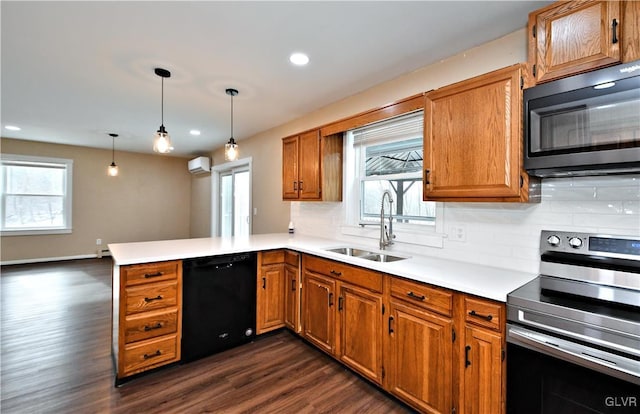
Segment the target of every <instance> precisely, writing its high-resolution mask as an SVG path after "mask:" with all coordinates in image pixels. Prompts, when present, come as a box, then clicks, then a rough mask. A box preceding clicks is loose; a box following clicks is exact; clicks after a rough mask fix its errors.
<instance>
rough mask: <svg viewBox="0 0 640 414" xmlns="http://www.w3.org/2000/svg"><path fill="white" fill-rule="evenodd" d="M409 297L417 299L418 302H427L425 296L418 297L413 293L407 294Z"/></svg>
mask: <svg viewBox="0 0 640 414" xmlns="http://www.w3.org/2000/svg"><path fill="white" fill-rule="evenodd" d="M407 296H409V297H410V298H413V299H417V300H425V299H427V297H426V296H424V295H416V294H415V293H413V292H409V293H407Z"/></svg>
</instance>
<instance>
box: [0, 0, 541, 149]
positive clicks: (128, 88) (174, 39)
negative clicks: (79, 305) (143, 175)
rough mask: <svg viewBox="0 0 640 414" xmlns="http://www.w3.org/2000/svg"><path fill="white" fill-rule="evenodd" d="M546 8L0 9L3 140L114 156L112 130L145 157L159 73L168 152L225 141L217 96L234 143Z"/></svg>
mask: <svg viewBox="0 0 640 414" xmlns="http://www.w3.org/2000/svg"><path fill="white" fill-rule="evenodd" d="M548 3H550V2H539V1H470V2H467V1H413V2H397V1H391V2H384V1H374V2H367V1H357V2H339V1H338V2H329V1H324V2H303V1H299V2H291V1H289V2H266V1H259V2H246V1H233V2H217V1H209V2H203V1H196V2H185V1H181V2H162V1H154V2H147V1H143V2H128V1H115V2H114V1H110V2H94V1H84V2H75V1H73V2H58V1H46V2H24V1H22V2H17V1H15V2H13V1H2V2H1V3H0V12H1V18H2V29H1V30H2V60H1V65H2V71H1V81H2V83H1V87H2V88H1V89H2V91H1V92H2V95H1V96H2V101H1V104H2V105H1V119H0V120H1V122H2V136H3V137H8V138H17V139H26V140H35V141H44V142H53V143H61V144H71V145H81V146H88V147H96V148H108V149H111V138H110V137H109V136H108V135H107V134H108V133H117V134H119V137H118V138H117V139H116V142H115V145H116V149H117V150H126V151H134V152H143V153H152V136H153V134H154V133H155V131H156V130H157V129H158V127H159V126H160V117H161V114H160V109H161V108H160V102H161V78H159V77H158V76H156V75H155V74H154V68H156V67H161V68H165V69H168V70H169V71H171V77H170V78H168V79H166V80H165V82H164V125H165V127H166V129H167V131H168V132H169V134H170V135H171V138H172V141H173V146H174V148H175V150H174V151H173V152H172V155H177V156H185V157H186V156H192V155H202V154H207V153H209V152H210V151H212V150H213V149H216V148H218V147H220V146H222V145H223V144H224V143H225V142H226V141H227V140H228V139H229V136H230V128H231V125H230V123H231V122H230V106H231V103H230V99H231V98H230V97H229V96H228V95H226V94H225V89H226V88H235V89H238V90H239V95H238V96H236V97H235V98H234V138H235V139H236V140H240V141H241V140H242V139H243V138H247V137H250V136H252V135H254V134H256V133H258V132H261V131H264V130H267V129H270V128H273V127H275V126H278V125H281V124H283V123H286V122H288V121H291V120H293V119H296V118H299V117H301V116H303V115H305V114H307V113H309V112H312V111H314V110H317V109H319V108H322V107H323V106H326V105H328V104H330V103H332V102H336V101H338V100H341V99H343V98H346V97H348V96H351V95H354V94H356V93H358V92H360V91H363V90H365V89H367V88H370V87H372V86H374V85H377V84H379V83H382V82H385V81H387V80H390V79H393V78H395V77H398V76H400V75H402V74H405V73H408V72H411V71H414V70H416V69H418V68H420V67H423V66H426V65H428V64H431V63H433V62H436V61H438V60H440V59H442V58H445V57H448V56H452V55H454V54H457V53H459V52H461V51H463V50H466V49H469V48H471V47H474V46H477V45H479V44H482V43H485V42H487V41H490V40H493V39H496V38H499V37H501V36H503V35H506V34H508V33H511V32H513V31H515V30H517V29H520V28H522V27H525V26H526V23H527V15H528V13H529V12H530V11H532V10H535V9H538V8H540V7H543V6H545V5H546V4H548ZM296 51H301V52H305V53H307V54H308V55H309V57H310V63H309V64H308V65H307V66H305V67H296V66H293V65H292V64H291V63H290V62H289V60H288V57H289V55H290V54H291V53H292V52H296ZM6 125H16V126H19V127H21V128H22V129H21V130H20V131H9V130H7V129H5V126H6ZM191 129H197V130H200V131H201V135H200V136H192V135H190V134H189V131H190V130H191Z"/></svg>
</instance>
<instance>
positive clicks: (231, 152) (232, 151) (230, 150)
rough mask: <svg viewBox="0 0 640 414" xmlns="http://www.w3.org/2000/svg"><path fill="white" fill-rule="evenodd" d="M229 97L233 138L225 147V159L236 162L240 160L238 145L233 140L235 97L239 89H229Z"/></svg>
mask: <svg viewBox="0 0 640 414" xmlns="http://www.w3.org/2000/svg"><path fill="white" fill-rule="evenodd" d="M226 92H227V95H229V96H231V138H229V142H227V143H226V145H225V146H224V159H225V160H227V161H234V160H237V159H238V144H236V140H235V139H233V97H234V96H236V95H238V90H237V89H231V88H229V89H227V90H226Z"/></svg>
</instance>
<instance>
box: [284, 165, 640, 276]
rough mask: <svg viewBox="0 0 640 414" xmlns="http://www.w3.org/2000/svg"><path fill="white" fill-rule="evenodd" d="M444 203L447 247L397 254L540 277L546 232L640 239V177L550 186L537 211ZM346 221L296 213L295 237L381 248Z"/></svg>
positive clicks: (329, 206)
mask: <svg viewBox="0 0 640 414" xmlns="http://www.w3.org/2000/svg"><path fill="white" fill-rule="evenodd" d="M439 204H441V205H442V210H443V215H442V216H441V217H439V220H442V222H441V223H442V224H443V226H442V228H443V234H442V235H441V236H440V237H443V247H442V248H438V247H429V246H426V245H424V244H422V245H421V244H419V242H416V238H412V240H402V238H398V239H396V241H395V244H394V245H393V246H392V247H391V250H392V251H396V252H403V253H408V254H420V255H425V256H435V257H441V258H447V259H452V260H461V261H465V262H471V263H478V264H483V265H490V266H497V267H501V268H507V269H514V270H520V271H526V272H532V273H537V272H538V266H539V252H538V251H539V239H540V230H543V229H544V230H571V231H584V232H599V233H604V234H626V235H636V236H640V174H636V175H624V176H607V177H580V178H554V179H544V180H543V181H542V201H541V202H540V203H539V204H519V203H439ZM345 216H346V204H345V203H309V202H296V203H292V206H291V220H292V221H293V222H294V223H295V227H296V233H301V234H308V235H313V236H317V237H328V238H336V239H338V240H342V241H344V242H351V243H359V244H362V245H365V246H369V247H372V248H376V247H377V240H375V239H371V238H363V237H355V236H352V235H347V234H344V230H345V229H344V228H341V226H343V225H345ZM452 226H458V227H460V226H462V227H464V229H465V233H466V241H464V242H460V241H453V240H451V239H450V238H448V233H449V232H450V230H451V227H452ZM417 231H418V232H420V230H419V228H418V230H417ZM422 232H423V233H424V234H425V235H428V234H430V233H429V232H428V231H426V230H423V231H422ZM408 241H410V242H411V243H410V244H409V243H407V242H408ZM416 243H418V244H416Z"/></svg>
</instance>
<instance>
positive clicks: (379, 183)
mask: <svg viewBox="0 0 640 414" xmlns="http://www.w3.org/2000/svg"><path fill="white" fill-rule="evenodd" d="M385 190H388V191H389V192H390V193H391V196H392V198H393V203H392V204H391V210H392V212H393V215H394V218H396V219H397V221H399V222H401V223H419V222H421V221H433V218H435V216H436V207H435V203H433V202H424V201H422V180H421V179H419V178H416V179H412V180H409V179H407V180H375V181H362V200H363V203H362V211H363V213H362V215H361V217H360V219H361V220H364V221H372V220H378V219H379V217H380V208H381V203H382V194H383V193H384V191H385ZM387 211H388V206H386V205H385V212H387Z"/></svg>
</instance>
